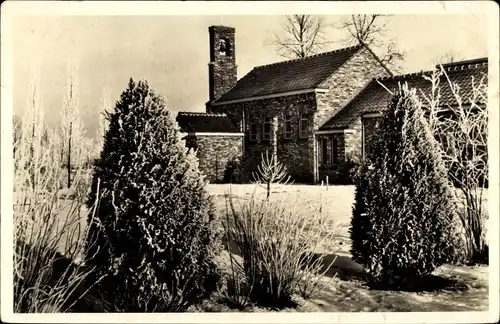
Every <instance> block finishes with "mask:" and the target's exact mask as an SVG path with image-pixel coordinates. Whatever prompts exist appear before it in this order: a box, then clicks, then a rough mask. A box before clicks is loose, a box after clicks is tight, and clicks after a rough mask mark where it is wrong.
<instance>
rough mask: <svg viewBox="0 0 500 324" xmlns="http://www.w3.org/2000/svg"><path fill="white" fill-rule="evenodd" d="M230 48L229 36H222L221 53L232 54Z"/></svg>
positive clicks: (220, 41) (220, 42)
mask: <svg viewBox="0 0 500 324" xmlns="http://www.w3.org/2000/svg"><path fill="white" fill-rule="evenodd" d="M229 49H230V46H229V40H228V39H227V38H221V39H220V40H219V53H220V54H221V55H225V56H229V55H230V52H229Z"/></svg>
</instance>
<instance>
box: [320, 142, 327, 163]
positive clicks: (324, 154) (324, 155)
mask: <svg viewBox="0 0 500 324" xmlns="http://www.w3.org/2000/svg"><path fill="white" fill-rule="evenodd" d="M320 143H321V155H320V156H321V161H320V164H322V165H325V164H327V163H328V139H326V138H322V139H321V141H320Z"/></svg>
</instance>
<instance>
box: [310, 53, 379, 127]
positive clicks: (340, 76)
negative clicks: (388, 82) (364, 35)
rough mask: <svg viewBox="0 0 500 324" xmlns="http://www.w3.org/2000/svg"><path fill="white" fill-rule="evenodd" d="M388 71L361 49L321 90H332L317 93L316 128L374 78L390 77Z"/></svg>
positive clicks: (325, 82) (327, 80) (320, 86)
mask: <svg viewBox="0 0 500 324" xmlns="http://www.w3.org/2000/svg"><path fill="white" fill-rule="evenodd" d="M388 75H389V74H388V73H387V71H386V70H385V69H384V68H383V67H382V66H381V65H380V64H379V63H378V62H377V60H376V59H375V58H374V57H373V56H372V55H371V54H370V53H369V52H368V50H366V49H365V48H362V49H360V50H359V51H358V52H357V53H356V54H355V55H353V56H352V57H351V58H350V59H349V60H348V61H347V62H346V63H344V64H343V65H342V66H341V67H340V68H339V69H338V70H337V71H335V73H333V75H332V76H330V77H329V78H328V79H326V80H325V81H324V82H323V83H322V84H320V85H319V88H325V89H330V90H329V91H328V92H326V93H317V95H316V101H317V109H318V112H317V114H316V116H315V120H314V124H315V127H318V128H319V127H321V126H322V125H323V124H324V123H325V122H326V121H328V120H329V119H330V118H331V117H332V116H333V115H335V114H336V113H337V112H338V111H339V110H340V109H341V108H343V107H344V106H345V105H346V104H347V103H348V102H349V101H350V100H351V99H353V98H354V97H355V96H356V95H357V94H358V93H359V92H360V91H361V90H362V89H363V88H364V87H365V86H366V85H367V84H368V83H369V82H370V81H371V80H372V79H373V78H375V77H382V76H388Z"/></svg>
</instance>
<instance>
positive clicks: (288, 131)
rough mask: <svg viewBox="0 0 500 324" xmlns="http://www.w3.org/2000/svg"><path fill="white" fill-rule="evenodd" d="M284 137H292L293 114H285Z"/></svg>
mask: <svg viewBox="0 0 500 324" xmlns="http://www.w3.org/2000/svg"><path fill="white" fill-rule="evenodd" d="M283 138H285V139H291V138H292V116H290V115H285V121H284V123H283Z"/></svg>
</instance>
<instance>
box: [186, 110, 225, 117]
mask: <svg viewBox="0 0 500 324" xmlns="http://www.w3.org/2000/svg"><path fill="white" fill-rule="evenodd" d="M177 115H182V116H208V117H227V115H226V114H225V113H207V112H190V111H179V112H178V114H177Z"/></svg>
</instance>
